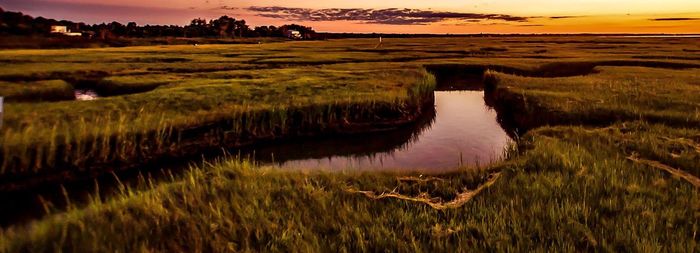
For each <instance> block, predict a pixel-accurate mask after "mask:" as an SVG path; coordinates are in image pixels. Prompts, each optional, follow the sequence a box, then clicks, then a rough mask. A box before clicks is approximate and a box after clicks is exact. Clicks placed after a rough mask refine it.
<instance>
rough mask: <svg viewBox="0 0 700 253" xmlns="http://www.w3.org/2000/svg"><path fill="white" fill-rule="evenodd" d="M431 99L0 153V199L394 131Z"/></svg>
mask: <svg viewBox="0 0 700 253" xmlns="http://www.w3.org/2000/svg"><path fill="white" fill-rule="evenodd" d="M433 99H434V98H433V96H432V93H431V94H430V95H421V96H420V97H415V98H413V99H410V100H407V101H405V102H403V103H402V104H389V103H369V104H331V105H316V106H307V107H297V108H289V109H287V110H285V111H283V112H279V111H254V112H246V113H243V114H239V115H236V116H233V117H230V118H226V119H221V120H217V121H211V122H206V123H201V124H197V125H193V126H179V127H177V128H167V129H162V130H160V131H152V132H145V133H127V134H125V135H121V136H109V137H106V136H96V137H95V136H93V137H88V138H85V139H84V140H83V141H81V142H79V143H77V142H72V143H70V144H58V145H55V146H51V147H47V146H46V145H45V144H34V145H32V146H29V147H28V148H26V149H25V150H17V151H16V152H15V153H14V154H8V153H6V152H7V151H12V150H15V149H13V148H8V149H4V151H2V152H0V162H2V163H1V164H4V165H5V174H4V175H3V176H2V178H0V191H5V192H6V191H13V190H18V189H24V188H31V187H33V186H36V185H40V184H46V183H51V182H67V181H71V180H77V179H81V178H92V177H95V176H97V175H100V174H103V173H109V172H113V171H122V170H129V169H133V168H136V167H142V166H145V165H148V164H157V163H158V161H171V160H177V159H179V158H182V157H188V156H196V155H200V154H202V153H206V152H220V151H221V149H222V148H238V147H244V146H247V145H251V144H254V143H256V142H261V141H275V140H282V139H287V138H299V137H313V136H333V135H348V134H358V133H369V132H378V131H386V130H392V129H396V128H398V127H401V126H405V125H408V124H411V123H413V122H415V121H417V120H418V119H419V118H420V117H421V116H422V115H423V114H424V113H426V112H427V111H430V110H431V107H432V106H433ZM57 138H58V139H57V140H56V141H55V142H54V143H65V139H63V140H61V138H65V137H61V136H59V137H57ZM42 145H43V146H42ZM95 148H97V149H100V150H95ZM125 149H126V151H124V150H125ZM51 151H54V152H51ZM76 151H82V153H80V152H76ZM93 151H95V152H93ZM98 151H99V153H101V154H98ZM26 157H28V158H26ZM37 168H41V169H37ZM35 171H37V172H35Z"/></svg>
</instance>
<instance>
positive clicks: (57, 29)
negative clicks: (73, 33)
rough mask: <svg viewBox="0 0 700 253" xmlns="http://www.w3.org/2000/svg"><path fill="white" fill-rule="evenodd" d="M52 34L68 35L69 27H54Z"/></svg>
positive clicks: (52, 27)
mask: <svg viewBox="0 0 700 253" xmlns="http://www.w3.org/2000/svg"><path fill="white" fill-rule="evenodd" d="M51 33H68V27H66V26H64V25H52V26H51Z"/></svg>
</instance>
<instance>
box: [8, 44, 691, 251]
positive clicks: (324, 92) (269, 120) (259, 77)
mask: <svg viewBox="0 0 700 253" xmlns="http://www.w3.org/2000/svg"><path fill="white" fill-rule="evenodd" d="M667 40H680V41H681V43H666V42H667ZM375 45H376V42H375V41H374V40H332V41H323V42H294V43H280V44H263V45H235V46H231V45H225V46H224V45H211V46H202V47H191V46H168V47H132V48H118V49H83V50H17V51H0V56H2V57H3V58H4V59H12V60H13V61H15V62H10V63H8V62H9V61H4V63H3V64H7V65H11V66H14V67H13V68H0V80H4V81H5V82H17V80H24V79H26V80H31V81H42V80H57V79H61V80H65V79H68V81H66V82H70V81H71V79H70V78H67V76H70V75H74V74H78V73H84V74H85V73H87V74H85V75H83V76H88V77H90V78H87V79H85V80H83V81H84V82H80V80H73V83H72V84H73V85H75V83H82V84H89V83H91V82H90V81H93V82H94V83H95V84H100V83H101V84H105V83H109V84H111V85H114V87H119V88H115V89H117V90H121V89H131V88H133V87H138V86H141V85H144V86H149V85H153V86H157V87H156V88H154V89H153V90H148V91H144V92H140V93H135V94H130V95H124V96H112V97H105V98H101V99H99V100H96V101H62V102H50V103H48V102H41V103H15V102H10V103H8V104H6V112H5V121H4V122H5V126H3V129H2V130H1V131H0V134H2V136H3V137H2V139H0V140H1V141H2V146H3V148H4V151H3V155H4V160H3V161H5V162H4V163H3V164H4V165H3V168H4V169H3V171H2V173H0V178H10V177H12V176H13V175H17V174H20V175H23V176H25V177H29V178H31V177H34V176H38V175H41V173H43V172H44V171H52V169H49V168H50V167H51V166H46V164H49V163H47V162H46V161H51V160H61V159H63V160H64V161H65V162H66V163H72V164H73V165H74V166H73V167H61V168H60V169H61V170H66V171H69V170H75V169H82V168H85V164H84V163H85V162H86V160H87V159H86V158H90V159H95V158H100V159H104V161H113V160H114V159H122V158H123V159H125V160H128V159H132V158H133V157H148V156H149V155H153V154H154V153H148V152H155V151H153V150H158V149H161V150H170V148H171V147H172V146H171V145H172V143H171V142H168V141H169V140H172V139H171V137H172V136H177V135H174V133H177V131H178V130H181V129H188V128H196V127H198V126H202V125H207V124H211V123H212V122H218V121H220V120H224V121H226V120H229V121H231V120H232V121H233V122H234V124H232V125H230V129H233V130H232V131H233V133H235V134H236V135H240V134H241V133H243V132H247V133H270V132H274V133H277V132H275V131H276V130H272V129H277V128H279V126H285V123H284V122H287V121H285V117H287V115H289V114H288V113H277V112H279V111H283V112H289V111H294V110H297V109H293V108H303V109H298V110H299V111H294V112H295V113H296V112H298V113H302V114H303V115H305V116H304V117H302V120H300V121H293V122H294V123H293V124H291V125H293V126H294V127H298V124H301V125H303V124H306V126H310V127H312V128H311V129H313V127H318V126H324V125H333V122H339V121H340V122H342V120H343V119H347V120H349V121H350V122H355V123H365V124H370V125H371V123H373V122H374V123H376V121H385V120H389V121H391V120H395V119H400V118H406V117H405V116H406V115H413V114H415V113H416V112H420V110H419V109H418V108H419V107H418V106H416V104H418V103H419V102H420V100H421V99H424V96H423V95H425V94H429V93H430V92H431V91H432V90H433V89H434V88H435V85H436V79H435V77H434V76H433V75H431V74H430V73H429V72H428V71H427V70H426V68H427V69H428V70H431V71H433V73H434V71H435V68H438V69H440V68H441V69H443V70H444V71H447V72H460V73H467V74H471V75H479V76H481V75H484V72H486V74H485V75H484V78H486V83H487V85H488V86H487V87H486V88H488V89H487V90H488V91H489V93H490V95H489V96H487V99H488V100H487V102H488V103H489V104H492V105H494V106H495V108H496V109H497V110H498V111H499V117H501V121H502V123H504V124H515V125H517V126H518V127H519V128H521V129H523V130H527V131H526V132H519V133H518V136H519V139H518V142H517V144H516V145H515V146H513V147H512V150H509V151H508V155H507V157H508V158H507V159H506V160H505V161H502V162H499V163H495V164H492V165H490V166H488V167H486V168H460V169H456V170H455V172H453V173H446V174H441V175H432V176H420V175H417V174H416V175H414V174H409V175H405V174H392V173H353V172H346V173H325V172H307V173H303V172H285V171H280V170H277V169H273V168H266V167H259V166H256V165H253V164H251V163H250V162H249V161H246V160H240V159H237V158H235V157H229V158H230V159H223V160H220V161H216V162H213V163H212V164H206V165H202V166H194V167H192V168H190V169H189V170H188V171H187V172H185V173H183V174H181V175H174V176H173V177H172V178H171V179H169V180H167V182H160V183H152V182H150V181H149V180H148V179H144V180H143V183H142V184H141V186H138V187H133V188H122V189H121V191H120V193H118V194H117V195H116V196H113V197H111V198H109V199H101V198H98V197H95V198H94V200H93V201H92V202H91V203H90V204H88V205H87V206H74V207H72V208H69V209H68V210H53V209H50V208H49V210H50V211H51V212H52V214H51V215H48V216H47V217H45V218H43V219H40V220H37V221H34V222H32V223H30V224H18V225H15V226H10V227H8V228H4V229H2V230H0V250H5V251H10V252H13V251H30V252H42V251H61V250H62V251H85V252H88V251H89V252H93V251H107V252H110V251H159V252H169V251H195V252H197V251H380V250H386V249H391V250H395V251H435V250H439V251H465V250H467V249H469V250H477V251H507V250H510V251H525V250H531V251H551V250H560V251H586V250H588V251H637V252H638V251H642V252H650V251H651V252H659V251H671V252H693V251H698V250H700V245H698V237H697V231H698V229H700V196H698V194H699V193H700V191H698V189H697V187H696V186H694V185H693V184H692V183H690V182H689V181H687V180H686V179H685V178H683V177H679V176H677V175H674V174H670V173H668V172H667V171H664V170H662V169H659V168H658V166H656V167H655V166H653V164H662V165H665V166H669V167H672V168H674V169H677V170H680V171H683V172H687V173H689V174H690V175H692V176H695V177H700V171H698V168H700V128H698V126H699V125H700V124H699V123H700V122H699V121H700V114H699V113H700V100H698V98H700V96H698V95H699V94H700V91H699V90H698V88H699V87H700V83H699V82H698V81H697V80H698V75H699V73H700V71H698V64H700V62H698V61H697V60H696V59H695V58H693V57H697V56H699V55H698V52H700V51H697V50H699V49H700V44H698V42H697V41H694V40H692V39H664V38H644V39H639V38H595V37H591V38H588V37H576V38H573V39H572V38H563V37H556V38H546V39H542V38H537V37H535V38H499V39H486V38H461V39H444V38H443V39H388V40H385V42H384V45H383V46H382V47H381V48H379V49H374V46H375ZM660 54H663V55H668V57H666V58H663V59H662V58H659V57H650V56H656V55H660ZM543 56H544V57H543ZM644 56H648V57H644ZM681 56H682V57H681ZM47 59H48V60H47ZM174 59H177V60H174ZM426 66H428V67H426ZM18 68H23V70H22V71H19V70H17V69H18ZM487 70H488V71H487ZM95 77H100V78H99V80H94V79H96V78H95ZM91 79H92V80H91ZM17 85H20V83H17ZM111 85H108V86H111ZM330 105H339V106H340V109H334V110H337V111H338V112H340V113H329V111H328V110H329V109H328V108H329V106H330ZM297 106H298V107H297ZM387 108H388V109H387ZM334 112H335V111H334ZM232 115H233V116H232ZM242 117H243V118H245V119H246V120H244V121H237V120H239V119H240V118H242ZM377 119H379V120H377ZM409 120H410V117H409ZM235 122H245V123H235ZM98 126H99V127H98ZM227 126H228V125H227ZM289 128H290V129H292V128H293V127H292V126H289ZM281 129H287V128H285V127H281ZM59 133H60V134H59ZM134 133H157V134H156V135H154V136H169V137H158V138H155V140H165V141H163V142H161V143H159V142H158V141H153V140H154V139H149V138H150V137H149V138H147V137H143V136H142V135H138V134H134ZM115 135H116V136H123V137H118V138H117V141H112V140H111V139H110V138H114V137H112V136H115ZM57 136H61V137H60V139H57V138H59V137H57ZM194 136H195V137H196V138H195V139H199V137H201V135H194ZM91 138H92V139H91ZM99 138H103V139H102V141H95V140H99ZM120 138H121V139H120ZM106 139H108V140H106ZM57 140H60V141H57ZM84 140H87V141H85V142H82V143H85V144H84V145H71V147H72V148H71V152H70V153H66V152H63V153H62V155H63V156H65V157H67V158H57V157H55V156H56V155H54V154H55V153H54V152H53V151H55V150H52V149H54V148H53V147H56V146H58V144H57V143H60V142H63V143H71V144H72V143H81V141H84ZM153 143H155V144H157V145H161V146H155V148H154V147H153V146H146V147H147V149H143V144H153ZM88 144H89V145H88ZM13 145H14V146H13ZM41 145H44V146H42V147H44V148H41V149H36V150H41V151H40V152H33V151H32V150H34V149H35V148H34V147H36V146H41ZM100 145H102V146H100ZM213 145H214V146H216V145H220V143H218V142H214V144H213ZM8 147H13V148H8ZM30 147H31V148H30ZM73 147H74V148H73ZM173 149H174V150H177V148H173ZM98 151H100V152H103V153H99V152H98ZM96 152H97V153H96ZM144 152H146V153H144ZM8 154H13V157H16V158H14V159H13V163H8V162H6V161H7V157H8ZM52 156H54V157H52ZM37 157H42V158H40V159H38V161H37ZM631 158H634V159H631ZM635 159H637V160H636V161H635ZM639 159H644V160H645V161H653V162H655V163H643V162H638V161H640V160H639ZM650 164H651V165H650ZM37 165H39V166H37ZM49 165H50V164H49ZM22 173H24V174H22ZM496 173H500V174H498V175H500V176H499V178H498V180H496V181H495V183H494V184H493V185H492V186H490V187H488V188H485V189H484V190H483V191H481V192H480V193H479V194H478V195H476V196H475V197H474V198H473V199H471V200H470V201H469V202H467V203H466V204H464V205H461V206H457V207H455V208H449V209H446V210H435V209H433V208H431V207H430V206H429V205H427V204H425V203H421V202H416V201H410V200H405V199H397V198H384V199H372V198H368V197H367V196H365V195H363V194H358V193H354V192H353V191H352V189H355V190H362V191H371V192H373V193H374V194H375V195H378V194H381V193H389V192H392V193H395V194H400V195H402V196H406V197H407V198H414V199H423V200H425V201H429V202H431V203H443V202H448V201H450V200H453V199H454V198H455V197H456V196H458V195H459V194H460V193H463V192H467V191H470V190H474V189H477V188H479V186H481V185H483V184H484V183H486V182H488V180H489V179H490V178H492V176H493V175H494V174H496Z"/></svg>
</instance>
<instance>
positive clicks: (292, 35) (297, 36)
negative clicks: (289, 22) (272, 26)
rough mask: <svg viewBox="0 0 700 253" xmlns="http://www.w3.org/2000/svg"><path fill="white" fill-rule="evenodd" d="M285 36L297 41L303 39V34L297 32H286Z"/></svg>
mask: <svg viewBox="0 0 700 253" xmlns="http://www.w3.org/2000/svg"><path fill="white" fill-rule="evenodd" d="M284 36H287V38H290V39H295V40H300V39H302V38H303V37H302V36H301V32H299V31H297V30H287V31H285V32H284Z"/></svg>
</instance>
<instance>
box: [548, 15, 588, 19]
mask: <svg viewBox="0 0 700 253" xmlns="http://www.w3.org/2000/svg"><path fill="white" fill-rule="evenodd" d="M584 17H586V16H553V17H549V19H569V18H584Z"/></svg>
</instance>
